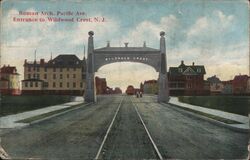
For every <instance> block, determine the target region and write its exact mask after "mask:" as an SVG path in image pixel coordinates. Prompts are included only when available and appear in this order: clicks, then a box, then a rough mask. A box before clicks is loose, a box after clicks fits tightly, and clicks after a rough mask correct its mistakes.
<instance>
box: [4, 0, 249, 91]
mask: <svg viewBox="0 0 250 160" xmlns="http://www.w3.org/2000/svg"><path fill="white" fill-rule="evenodd" d="M20 11H23V12H39V15H38V16H22V15H19V12H20ZM42 11H43V12H50V11H51V12H53V13H54V14H56V13H57V12H67V11H70V12H73V14H74V15H73V16H62V15H59V16H56V15H54V17H56V18H59V17H60V18H77V17H78V18H93V17H104V19H105V21H104V22H76V21H75V22H49V21H47V18H48V16H45V15H41V14H40V13H41V12H42ZM77 11H78V12H84V13H85V15H84V16H77V15H75V14H76V12H77ZM13 17H16V18H44V19H46V21H45V22H14V21H13ZM49 17H53V16H49ZM248 26H249V14H248V2H247V0H238V1H235V0H224V1H223V0H221V1H214V0H211V1H208V0H207V1H203V0H175V1H174V0H155V1H149V0H135V1H133V2H132V1H129V0H104V1H95V0H82V1H81V0H68V1H61V0H51V1H48V0H47V1H46V0H44V1H41V2H39V1H36V0H22V1H19V0H5V1H3V2H2V23H1V29H2V31H1V65H3V64H5V65H8V64H10V65H12V66H13V65H14V66H17V69H18V72H19V73H21V74H23V63H24V59H28V60H29V61H33V60H34V51H35V50H36V51H37V59H40V58H45V59H46V60H49V59H50V54H51V52H52V54H53V57H56V56H57V55H59V54H76V55H77V56H78V57H79V58H81V59H82V58H83V48H84V47H83V45H84V44H85V45H87V38H88V31H90V30H93V31H94V32H95V35H94V43H95V48H100V47H104V46H106V43H107V41H110V43H111V46H124V42H129V46H142V45H143V41H146V43H147V46H149V47H152V48H159V38H160V36H159V32H160V31H165V32H166V45H167V62H168V67H169V66H178V65H179V64H180V61H181V60H184V62H185V64H189V65H190V64H192V62H195V64H198V65H204V66H205V68H206V72H207V73H206V75H205V78H207V77H210V76H212V75H217V76H218V77H219V78H220V79H221V80H228V79H232V78H233V77H234V75H237V74H248V62H249V60H248V57H249V56H248V53H249V47H248V44H249V28H248ZM96 75H98V76H100V77H105V78H106V79H107V82H108V85H109V86H111V87H116V86H118V87H121V88H122V89H123V90H124V89H125V88H126V86H127V85H129V84H132V85H134V86H138V85H139V83H140V82H141V81H144V80H149V79H157V77H158V73H157V72H155V70H154V69H153V68H152V67H150V66H147V65H144V64H139V63H129V62H126V63H125V62H123V63H113V64H109V65H105V66H103V67H102V68H100V69H99V71H98V72H97V73H96ZM20 78H21V79H23V76H22V75H21V77H20Z"/></svg>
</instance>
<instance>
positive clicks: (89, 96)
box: [84, 31, 96, 102]
mask: <svg viewBox="0 0 250 160" xmlns="http://www.w3.org/2000/svg"><path fill="white" fill-rule="evenodd" d="M93 35H94V32H93V31H90V32H89V38H88V57H87V72H86V90H85V95H84V100H85V102H96V93H95V92H96V89H95V70H94V38H93Z"/></svg>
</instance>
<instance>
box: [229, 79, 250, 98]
mask: <svg viewBox="0 0 250 160" xmlns="http://www.w3.org/2000/svg"><path fill="white" fill-rule="evenodd" d="M248 79H249V78H248V75H237V76H235V77H234V79H233V82H232V87H233V94H239V95H242V94H247V84H248Z"/></svg>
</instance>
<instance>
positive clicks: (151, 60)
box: [94, 51, 160, 72]
mask: <svg viewBox="0 0 250 160" xmlns="http://www.w3.org/2000/svg"><path fill="white" fill-rule="evenodd" d="M94 59H95V64H94V68H95V72H97V71H98V69H99V68H100V67H102V66H104V65H106V64H110V63H115V62H138V63H143V64H146V65H149V66H152V67H153V68H154V69H155V70H156V72H159V68H160V54H159V52H158V53H157V52H156V53H154V52H153V53H148V54H145V53H131V52H129V51H128V52H123V53H120V52H117V53H103V52H94Z"/></svg>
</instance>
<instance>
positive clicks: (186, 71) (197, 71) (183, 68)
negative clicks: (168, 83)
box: [169, 62, 206, 76]
mask: <svg viewBox="0 0 250 160" xmlns="http://www.w3.org/2000/svg"><path fill="white" fill-rule="evenodd" d="M204 74H206V71H205V67H204V66H203V65H185V64H184V62H182V63H181V64H180V65H179V66H178V67H169V75H172V76H180V75H204Z"/></svg>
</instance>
